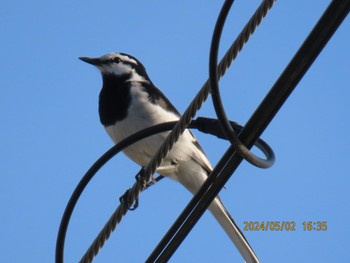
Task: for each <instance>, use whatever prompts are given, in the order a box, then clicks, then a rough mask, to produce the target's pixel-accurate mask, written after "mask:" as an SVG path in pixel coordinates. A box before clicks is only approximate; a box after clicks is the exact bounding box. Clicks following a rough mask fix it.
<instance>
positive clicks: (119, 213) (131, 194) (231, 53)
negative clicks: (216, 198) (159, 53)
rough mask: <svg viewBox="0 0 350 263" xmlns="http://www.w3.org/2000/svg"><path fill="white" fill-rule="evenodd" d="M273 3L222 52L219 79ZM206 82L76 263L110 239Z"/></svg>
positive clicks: (267, 1) (204, 94)
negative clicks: (224, 52)
mask: <svg viewBox="0 0 350 263" xmlns="http://www.w3.org/2000/svg"><path fill="white" fill-rule="evenodd" d="M274 2H275V0H264V1H263V2H262V3H261V5H260V6H259V8H258V9H257V10H256V12H255V13H254V14H253V16H252V17H251V19H250V20H249V21H248V23H247V25H246V26H245V27H244V29H243V30H242V32H241V33H240V34H239V35H238V37H237V38H236V40H235V41H234V42H233V44H232V45H231V47H230V48H229V49H228V51H227V52H226V54H225V56H224V57H223V59H222V60H221V61H220V63H219V65H218V74H219V79H220V77H222V76H223V75H224V74H225V72H226V70H227V69H228V67H229V66H230V65H231V64H232V62H233V60H234V59H235V58H236V57H237V55H238V53H239V52H240V51H241V50H242V48H243V47H244V45H245V43H247V41H248V39H249V38H250V36H251V35H252V34H253V33H254V31H255V29H256V28H257V27H258V25H259V24H260V23H261V21H262V20H263V18H264V17H265V15H266V14H267V12H268V10H270V8H271V7H272V5H273V3H274ZM210 89H211V88H210V83H209V80H207V81H206V82H205V83H204V85H203V87H202V88H201V89H200V91H199V92H198V93H197V95H196V96H195V98H194V99H193V100H192V102H191V104H190V105H189V106H188V108H187V109H186V111H185V113H184V114H183V115H182V117H181V118H180V119H179V121H178V122H177V124H176V125H175V127H174V128H173V130H172V131H171V133H170V134H169V136H168V137H167V139H166V140H165V141H164V143H163V144H162V146H161V147H160V149H159V150H158V151H157V153H156V154H155V155H154V157H153V158H152V159H151V161H150V163H149V165H148V166H147V167H146V169H145V170H143V171H142V172H141V176H139V177H137V178H138V179H137V181H136V182H135V183H134V185H133V186H132V187H131V188H130V189H129V191H128V192H127V194H126V197H125V198H124V202H122V203H121V204H120V205H119V206H118V207H117V209H116V210H115V212H114V213H113V214H112V216H111V217H110V219H109V220H108V222H107V223H106V224H105V226H104V227H103V228H102V230H101V231H100V233H99V234H98V236H97V237H96V238H95V240H94V241H93V243H92V244H91V246H90V247H89V248H88V250H87V251H86V253H85V254H84V256H83V257H82V259H81V260H80V262H82V263H88V262H92V260H93V258H94V257H95V256H96V255H97V253H98V252H99V250H100V249H101V248H102V246H103V245H104V243H105V242H106V240H107V239H108V238H109V237H110V235H111V233H112V232H113V231H114V229H115V228H116V226H117V224H119V222H120V221H121V219H122V218H123V216H124V215H125V214H126V213H127V211H128V210H129V209H130V207H132V205H133V204H134V203H135V202H136V201H137V200H138V198H139V195H140V193H141V192H142V191H143V190H144V189H145V188H146V186H147V183H148V182H149V181H151V179H152V176H153V174H154V173H155V172H156V170H157V168H158V167H159V166H160V164H161V163H162V161H163V159H164V158H165V157H166V155H167V154H168V153H169V151H170V150H171V148H172V147H173V146H174V144H175V143H176V141H177V140H178V139H179V137H180V136H181V134H182V133H183V132H184V130H185V129H186V128H187V127H188V125H189V124H190V122H191V120H192V119H193V117H194V116H195V115H196V113H197V111H198V110H199V109H200V108H201V106H202V104H203V103H204V102H205V101H206V99H207V98H208V96H209V93H210Z"/></svg>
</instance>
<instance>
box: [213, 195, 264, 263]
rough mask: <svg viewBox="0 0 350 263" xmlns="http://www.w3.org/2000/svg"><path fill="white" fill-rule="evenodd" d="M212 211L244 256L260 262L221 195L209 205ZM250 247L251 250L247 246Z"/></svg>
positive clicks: (251, 260) (248, 259)
mask: <svg viewBox="0 0 350 263" xmlns="http://www.w3.org/2000/svg"><path fill="white" fill-rule="evenodd" d="M209 210H210V212H211V213H212V214H213V216H214V217H215V219H216V220H217V221H218V223H219V224H220V225H221V227H222V228H223V229H224V230H225V232H226V234H227V235H228V236H229V238H230V239H231V240H232V242H233V243H234V244H235V246H236V247H237V249H238V250H239V252H240V253H241V255H242V257H243V258H245V259H246V260H247V262H249V263H250V262H259V260H258V258H257V257H256V256H255V253H254V251H253V249H252V248H251V247H250V245H249V243H248V241H247V239H246V238H245V236H244V235H243V233H242V232H241V231H240V229H239V228H238V226H237V225H236V223H235V221H234V220H233V218H232V217H231V215H230V214H229V212H228V211H227V210H226V208H225V207H224V205H223V204H222V202H221V200H220V198H219V197H216V198H215V199H214V201H213V202H212V203H211V204H210V206H209ZM246 247H248V248H249V251H247V250H246V249H245V248H246Z"/></svg>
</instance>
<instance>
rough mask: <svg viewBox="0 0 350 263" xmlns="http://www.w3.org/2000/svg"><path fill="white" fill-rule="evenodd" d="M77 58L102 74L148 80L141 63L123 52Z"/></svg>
mask: <svg viewBox="0 0 350 263" xmlns="http://www.w3.org/2000/svg"><path fill="white" fill-rule="evenodd" d="M79 59H80V60H82V61H84V62H86V63H89V64H91V65H94V66H96V67H97V68H98V69H99V70H100V72H101V74H102V76H108V75H113V76H115V77H120V78H126V77H128V78H130V80H134V81H144V80H147V81H149V80H150V79H149V77H148V75H147V72H146V70H145V67H144V66H143V65H142V63H141V62H140V61H138V60H137V59H136V58H135V57H133V56H131V55H128V54H125V53H119V52H112V53H108V54H106V55H103V56H102V57H98V58H89V57H80V58H79Z"/></svg>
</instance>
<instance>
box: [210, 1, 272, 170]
mask: <svg viewBox="0 0 350 263" xmlns="http://www.w3.org/2000/svg"><path fill="white" fill-rule="evenodd" d="M273 2H274V0H270V1H264V2H263V8H261V9H259V10H258V13H257V16H253V17H252V19H250V20H249V22H248V23H247V25H246V26H245V27H244V29H243V31H242V33H241V34H240V35H239V36H238V38H237V45H238V47H239V48H242V46H243V44H244V43H245V42H246V41H247V40H248V37H249V35H250V30H249V29H250V28H255V27H257V26H258V25H259V20H257V19H256V18H257V17H264V16H265V15H266V13H267V11H268V10H269V9H270V7H271V6H272V5H273ZM226 18H227V16H225V17H222V19H221V20H220V21H219V20H218V23H217V24H216V26H215V29H214V33H213V37H212V43H211V47H210V57H209V82H210V87H211V97H212V101H213V104H214V108H215V112H216V115H217V117H218V119H219V121H220V126H221V128H222V130H223V132H224V134H225V136H226V138H227V139H228V140H229V141H230V142H231V144H232V146H233V147H234V149H235V150H236V151H237V152H238V153H239V154H240V155H241V156H242V157H243V158H244V159H245V160H247V161H248V162H249V163H251V164H252V165H254V166H257V167H260V168H269V167H271V166H272V165H273V164H274V162H275V158H274V156H270V157H271V158H269V156H268V155H266V157H267V159H266V160H265V159H262V158H260V157H258V156H256V155H255V154H253V153H252V152H251V151H250V150H249V149H248V148H247V147H246V146H245V145H244V144H243V143H242V142H241V140H240V139H239V138H238V136H237V135H236V133H235V131H234V129H233V128H232V126H231V124H230V121H229V120H228V118H227V116H226V112H225V110H224V106H223V104H222V100H221V96H220V89H219V72H218V66H217V60H218V52H219V45H220V39H221V34H222V30H223V27H224V24H225V20H226ZM223 64H225V65H226V66H227V65H229V64H230V62H228V61H227V60H223ZM221 73H222V72H220V75H222V74H221ZM263 152H264V151H263ZM267 153H271V152H270V151H268V152H267ZM264 154H265V152H264Z"/></svg>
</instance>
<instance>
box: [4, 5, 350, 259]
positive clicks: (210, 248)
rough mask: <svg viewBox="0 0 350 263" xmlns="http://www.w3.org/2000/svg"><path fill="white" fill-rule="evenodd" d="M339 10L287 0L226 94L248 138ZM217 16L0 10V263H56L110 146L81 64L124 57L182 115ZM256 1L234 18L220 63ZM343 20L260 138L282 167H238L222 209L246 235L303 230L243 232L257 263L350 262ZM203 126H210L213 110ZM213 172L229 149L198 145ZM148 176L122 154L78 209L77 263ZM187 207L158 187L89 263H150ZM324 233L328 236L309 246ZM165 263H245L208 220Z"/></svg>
mask: <svg viewBox="0 0 350 263" xmlns="http://www.w3.org/2000/svg"><path fill="white" fill-rule="evenodd" d="M329 2H330V1H325V0H319V1H301V0H298V1H278V2H277V3H276V4H275V7H274V8H273V9H272V11H271V12H270V13H269V14H268V16H267V18H266V19H265V20H264V21H263V23H262V25H261V26H260V27H259V28H258V30H257V32H256V34H254V36H253V37H252V38H251V40H250V41H249V43H248V45H247V46H246V47H245V48H244V50H243V52H242V53H241V54H240V55H239V57H238V59H237V60H236V61H235V63H234V64H233V65H232V67H231V68H230V70H229V71H228V72H227V74H226V75H225V77H224V78H223V80H222V82H221V87H222V96H223V97H224V103H225V108H226V110H227V114H228V116H229V117H230V118H231V119H232V120H235V121H238V122H240V123H242V124H244V123H245V122H246V121H247V119H248V118H249V117H250V115H251V114H252V112H253V111H254V110H255V108H256V107H257V105H258V104H259V102H260V101H261V100H262V99H263V97H264V96H265V94H266V93H267V91H268V90H269V89H270V87H271V86H272V85H273V83H274V82H275V80H276V79H277V77H278V76H279V74H280V73H281V72H282V70H283V69H284V68H285V66H286V65H287V63H288V62H289V60H290V59H291V58H292V56H293V54H294V53H295V52H296V50H297V49H298V47H299V46H300V45H301V43H302V42H303V40H304V39H305V37H306V36H307V35H308V33H309V32H310V30H311V29H312V27H313V26H314V24H315V23H316V21H317V20H318V18H319V17H320V15H321V14H322V13H323V11H324V10H325V8H326V7H327V6H328V4H329ZM222 3H223V1H219V2H215V1H207V0H204V1H203V0H202V1H191V3H189V1H176V2H168V1H66V0H64V1H56V2H53V1H1V8H0V35H1V44H0V45H1V63H0V71H1V78H0V105H1V110H0V118H1V120H2V129H1V130H2V131H1V134H2V136H1V140H0V143H1V144H0V158H1V162H0V168H1V173H2V183H1V184H0V200H1V201H0V209H1V224H0V232H1V236H2V237H1V239H0V246H1V248H2V249H1V250H2V252H1V253H0V261H1V262H52V261H54V252H55V241H56V235H57V231H58V226H59V223H60V220H61V216H62V213H63V211H64V208H65V206H66V203H67V201H68V199H69V197H70V195H71V193H72V191H73V190H74V188H75V186H76V185H77V183H78V182H79V180H80V178H81V177H82V175H83V174H84V173H85V172H86V171H87V169H88V168H89V167H90V166H91V165H92V164H93V162H94V161H95V160H96V159H97V158H98V157H99V156H100V155H101V154H103V153H104V152H105V151H106V150H107V149H109V148H110V147H111V146H112V142H111V140H110V139H109V138H108V136H107V134H106V133H105V131H104V129H103V128H102V127H101V125H100V123H99V119H98V114H97V96H98V93H99V90H100V87H101V77H100V75H99V73H98V72H97V71H96V70H95V69H93V68H92V67H91V66H89V65H87V64H85V63H82V62H81V61H79V60H78V59H77V58H78V57H79V56H100V55H102V54H104V53H107V52H111V51H122V52H126V53H130V54H132V55H134V56H136V57H137V58H139V59H140V60H141V61H142V62H143V63H144V65H145V66H146V68H147V70H148V73H149V75H150V77H151V79H152V80H153V82H154V83H155V84H156V85H157V86H158V87H159V88H160V89H161V90H162V91H163V92H164V93H165V94H166V95H167V96H168V97H169V99H170V100H171V101H172V102H173V104H174V105H175V106H176V107H177V108H178V109H179V111H180V112H183V111H184V110H185V109H186V107H187V105H188V104H189V102H190V101H191V100H192V97H193V96H194V95H195V94H196V93H197V91H198V89H199V88H200V87H201V85H202V84H203V83H204V81H205V80H206V79H207V74H208V53H209V45H210V39H211V35H212V31H213V28H214V23H215V21H216V18H217V15H218V13H219V10H220V8H221V5H222ZM259 3H260V2H259V1H255V0H254V1H237V2H236V3H234V5H233V9H232V11H231V13H230V17H229V19H228V21H227V24H226V26H225V30H224V36H223V39H222V42H221V52H220V54H223V53H224V52H225V51H226V49H227V48H228V46H229V45H230V43H231V42H232V40H234V39H235V37H236V35H237V34H238V32H239V31H240V30H241V28H242V27H243V26H244V25H245V23H246V21H247V20H248V18H249V17H250V16H251V14H252V13H253V12H254V10H255V9H256V8H257V6H258V4H259ZM349 22H350V21H349V18H347V19H346V20H345V21H344V23H343V24H342V25H341V26H340V28H339V29H338V31H337V32H336V33H335V35H334V37H333V38H332V39H331V40H330V42H329V44H328V45H327V46H326V48H325V49H324V51H323V52H322V53H321V55H320V56H319V57H318V59H317V60H316V62H315V63H314V64H313V66H312V68H311V69H310V70H309V71H308V73H307V75H306V76H305V77H304V78H303V79H302V81H301V82H300V84H299V85H298V87H297V88H296V90H295V92H294V93H293V94H292V96H291V97H290V99H289V100H288V101H287V103H286V104H285V105H284V107H283V108H282V110H281V111H280V112H279V113H278V114H277V116H276V118H275V119H274V120H273V122H272V123H271V125H270V126H269V127H268V128H267V130H266V131H265V133H264V134H263V138H264V139H265V140H266V141H267V142H269V144H270V145H271V146H272V147H273V149H274V151H275V153H276V155H277V160H276V164H275V165H274V166H273V167H272V168H271V169H267V170H261V169H257V168H255V167H252V166H250V165H248V164H247V163H245V162H244V163H242V165H241V166H240V167H239V169H238V170H237V171H236V173H235V174H234V175H233V176H232V178H231V179H230V181H229V182H228V183H227V186H226V190H223V191H222V192H221V197H222V199H223V202H224V203H225V205H226V207H227V209H228V210H229V211H230V212H231V214H232V216H233V217H234V218H235V220H236V222H237V223H238V225H239V226H240V227H241V228H243V227H244V221H258V222H266V221H280V222H282V221H294V222H295V223H296V231H294V232H286V231H284V232H276V231H274V232H273V231H265V232H261V231H259V232H258V231H246V232H245V235H246V237H247V238H248V240H249V241H250V243H251V245H252V246H253V248H254V250H255V251H256V253H257V255H258V257H259V258H260V259H261V260H262V262H310V261H312V262H335V261H340V262H345V261H349V260H350V256H349V255H348V238H347V237H348V236H349V234H350V230H349V226H348V218H349V217H350V209H349V202H350V197H349V190H348V189H349V183H350V179H349V178H350V177H349V169H348V164H349V162H350V158H349V154H347V150H348V148H349V146H350V139H349V136H348V134H349V133H350V125H349V120H348V118H349V117H348V114H349V112H350V110H349V99H348V98H349V96H350V93H349V85H350V80H349V72H350V50H349V46H350V37H349V30H350V23H349ZM198 116H210V117H213V116H214V111H213V107H212V105H211V101H210V100H208V101H207V102H206V103H205V105H204V106H203V108H202V109H201V111H200V112H199V114H198ZM196 135H197V137H198V139H199V140H200V142H201V144H202V146H203V148H204V149H205V151H206V153H207V155H208V157H209V159H210V160H211V162H212V163H213V164H215V163H216V162H217V161H218V160H219V159H220V157H221V155H222V154H223V153H224V152H225V151H226V149H227V148H228V143H227V142H225V141H221V140H218V139H216V138H214V137H211V136H209V135H203V134H200V133H198V132H196ZM138 169H139V167H137V165H135V164H133V163H132V162H131V161H129V160H128V159H127V158H126V157H125V156H123V155H119V156H117V157H116V158H114V159H113V160H112V161H111V162H109V163H108V164H107V165H106V166H105V167H103V169H102V170H101V171H100V172H99V173H98V175H97V176H96V178H94V180H93V181H92V182H91V184H90V185H89V186H88V187H87V189H86V192H84V194H83V196H82V198H81V200H80V201H79V203H78V205H77V208H76V210H75V213H74V214H73V217H72V219H71V224H70V226H69V229H68V233H67V240H66V254H65V259H66V262H77V261H78V260H79V259H80V257H81V256H82V255H83V253H84V252H85V250H86V249H87V247H88V246H89V245H90V243H91V242H92V240H93V239H94V238H95V236H96V234H97V233H98V232H99V230H100V229H101V227H102V226H103V225H104V223H105V222H106V220H107V219H108V218H109V216H110V214H111V213H112V212H113V211H114V209H115V207H116V206H117V205H118V204H119V201H118V198H119V196H120V195H122V194H123V193H124V191H125V190H126V189H127V188H129V187H130V186H131V185H132V184H133V183H134V177H133V175H134V174H135V173H136V172H137V171H138ZM190 197H191V195H190V194H189V193H188V192H187V191H186V190H185V189H183V188H182V186H181V185H178V184H177V183H175V182H173V181H170V180H163V181H162V182H160V183H159V184H157V185H155V186H154V187H152V188H151V189H149V190H147V191H146V192H144V193H143V194H142V196H141V199H140V206H139V208H138V209H137V210H136V211H134V212H130V213H128V214H127V216H126V217H125V218H124V220H123V221H122V223H121V225H120V226H118V228H117V230H116V232H115V233H114V234H113V235H112V237H111V238H110V240H109V241H108V242H107V244H106V245H105V247H104V248H103V249H102V250H101V251H100V253H99V255H98V256H97V257H96V259H95V261H94V262H142V261H144V260H145V259H146V258H147V256H148V255H149V253H150V252H151V251H152V250H153V248H154V247H155V246H156V245H157V244H158V241H159V240H160V239H161V237H162V236H163V235H164V234H165V232H166V231H167V229H168V228H169V227H170V225H171V224H172V222H173V221H174V220H175V219H176V217H177V215H178V214H179V213H180V212H181V211H182V209H183V208H184V206H185V205H186V204H187V202H188V201H189V200H190ZM303 221H313V222H316V221H326V222H327V226H328V229H327V231H321V232H316V231H311V232H308V231H304V230H303V225H302V222H303ZM171 262H242V259H241V257H240V255H239V254H238V252H237V250H236V249H235V248H234V247H233V245H232V243H231V242H230V240H229V238H228V237H227V236H226V235H225V233H224V232H223V231H222V230H221V229H220V227H219V226H218V224H217V223H216V222H215V220H214V219H213V217H212V216H211V215H210V214H209V213H206V214H205V215H204V216H203V217H202V219H201V220H200V221H199V223H198V224H197V225H196V226H195V228H194V230H193V231H192V232H191V233H190V235H189V236H188V238H187V239H186V240H185V241H184V243H183V244H182V245H181V246H180V248H179V249H178V251H177V252H176V253H175V254H174V256H173V257H172V259H171Z"/></svg>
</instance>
